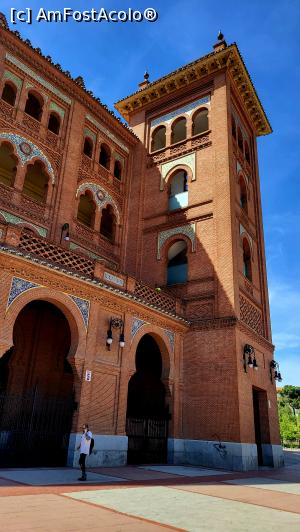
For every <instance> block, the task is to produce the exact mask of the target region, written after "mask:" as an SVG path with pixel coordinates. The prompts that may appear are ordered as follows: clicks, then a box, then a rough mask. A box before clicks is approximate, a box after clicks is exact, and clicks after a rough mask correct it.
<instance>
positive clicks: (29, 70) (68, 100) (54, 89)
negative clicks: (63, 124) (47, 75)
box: [5, 52, 72, 105]
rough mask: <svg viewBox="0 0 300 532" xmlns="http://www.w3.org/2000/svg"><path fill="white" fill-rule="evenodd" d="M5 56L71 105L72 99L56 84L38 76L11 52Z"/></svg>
mask: <svg viewBox="0 0 300 532" xmlns="http://www.w3.org/2000/svg"><path fill="white" fill-rule="evenodd" d="M5 58H6V59H7V61H9V62H10V63H12V64H13V65H15V66H16V67H18V68H19V69H20V70H22V72H25V74H28V75H29V76H30V77H31V78H32V79H35V80H36V81H37V82H38V83H40V85H42V86H43V87H46V89H48V90H49V91H50V92H52V93H53V94H55V95H56V96H58V97H59V98H60V99H61V100H62V101H63V102H66V103H68V104H69V105H71V103H72V100H71V99H70V98H68V96H66V95H65V94H64V93H63V92H61V91H60V90H58V89H57V88H56V87H54V85H51V83H49V82H48V81H46V80H45V79H43V78H41V76H38V74H37V73H36V72H34V70H32V69H31V68H29V67H28V66H27V65H25V64H24V63H22V62H21V61H19V59H17V58H16V57H14V56H13V55H11V54H9V53H8V52H7V53H6V55H5Z"/></svg>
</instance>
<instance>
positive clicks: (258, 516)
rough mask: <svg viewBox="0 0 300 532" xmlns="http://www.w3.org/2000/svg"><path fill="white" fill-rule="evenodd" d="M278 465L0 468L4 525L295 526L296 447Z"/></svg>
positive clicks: (299, 497) (299, 523)
mask: <svg viewBox="0 0 300 532" xmlns="http://www.w3.org/2000/svg"><path fill="white" fill-rule="evenodd" d="M286 458H287V459H286V463H287V466H286V467H285V468H283V469H279V470H272V469H263V470H260V471H250V472H247V473H233V472H229V471H227V472H226V471H220V470H219V471H217V470H211V469H205V468H197V467H182V466H166V465H165V466H144V467H130V466H129V467H120V468H97V469H93V470H92V472H90V473H89V474H88V482H87V483H84V485H82V483H80V482H78V481H77V477H78V471H77V470H72V469H67V468H58V469H18V470H16V469H10V470H9V469H7V470H4V469H2V470H0V529H1V530H3V531H5V532H6V531H7V532H22V531H33V532H36V531H41V532H48V531H49V532H50V531H55V532H56V531H57V532H65V531H70V532H75V531H83V530H88V531H89V532H90V531H101V532H102V531H111V532H119V531H120V532H121V531H122V532H123V531H124V532H134V531H137V532H140V531H141V532H144V531H149V532H152V531H153V532H158V531H163V530H164V531H166V530H187V531H202V530H203V531H204V530H209V531H212V532H215V531H216V532H218V531H220V532H244V531H255V532H271V531H272V532H273V530H274V528H282V527H288V530H289V532H293V531H295V532H296V531H297V532H299V531H300V453H295V452H293V453H292V452H290V453H287V454H286Z"/></svg>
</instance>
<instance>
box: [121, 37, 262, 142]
mask: <svg viewBox="0 0 300 532" xmlns="http://www.w3.org/2000/svg"><path fill="white" fill-rule="evenodd" d="M221 70H224V71H228V72H230V75H231V77H232V79H233V82H234V84H235V86H236V88H237V90H238V93H239V94H240V96H241V98H242V100H243V103H244V105H245V109H246V110H247V113H248V116H249V118H250V121H251V123H252V124H253V127H254V129H255V132H256V135H257V136H260V135H267V134H269V133H271V132H272V129H271V126H270V123H269V121H268V118H267V116H266V114H265V111H264V109H263V107H262V104H261V102H260V100H259V98H258V96H257V93H256V90H255V88H254V85H253V83H252V81H251V78H250V76H249V73H248V71H247V69H246V66H245V64H244V62H243V59H242V57H241V55H240V52H239V50H238V47H237V45H236V44H235V43H234V44H231V45H230V46H228V47H227V48H225V49H223V50H221V51H218V52H212V53H211V54H208V55H206V56H204V57H202V58H200V59H197V60H196V61H193V62H192V63H189V64H188V65H186V66H184V67H182V68H179V69H178V70H176V71H174V72H172V73H170V74H168V75H167V76H164V77H163V78H160V79H158V80H157V81H154V82H153V83H149V85H147V86H146V87H145V88H144V89H142V90H140V91H137V92H135V93H133V94H132V95H130V96H128V97H126V98H124V99H123V100H120V101H118V102H117V103H116V104H115V107H116V109H117V110H118V111H119V113H120V114H121V115H122V116H123V117H124V118H125V119H126V120H128V118H129V117H130V115H131V114H133V113H134V112H136V111H137V110H138V111H140V110H141V109H144V108H146V107H148V106H149V105H150V104H151V103H152V102H154V101H155V102H158V101H159V100H160V99H162V98H163V97H164V96H166V95H168V94H172V93H175V91H177V90H179V89H182V88H183V87H188V86H189V85H191V84H193V83H195V81H198V80H202V79H205V77H207V76H208V75H211V74H214V73H216V72H218V71H221Z"/></svg>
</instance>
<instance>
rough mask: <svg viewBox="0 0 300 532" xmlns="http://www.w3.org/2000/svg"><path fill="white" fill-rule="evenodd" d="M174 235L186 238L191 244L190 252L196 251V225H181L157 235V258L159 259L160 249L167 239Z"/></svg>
mask: <svg viewBox="0 0 300 532" xmlns="http://www.w3.org/2000/svg"><path fill="white" fill-rule="evenodd" d="M175 235H185V236H187V237H188V238H189V239H190V241H191V243H192V251H193V252H194V251H196V224H195V223H193V224H188V225H182V226H181V227H172V229H167V230H166V231H162V232H161V233H159V234H158V239H157V258H158V259H160V258H161V253H160V252H161V248H162V246H163V245H164V243H165V242H166V241H167V240H168V238H170V237H172V236H175Z"/></svg>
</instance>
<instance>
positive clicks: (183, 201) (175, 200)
mask: <svg viewBox="0 0 300 532" xmlns="http://www.w3.org/2000/svg"><path fill="white" fill-rule="evenodd" d="M187 206H188V182H187V173H186V172H185V171H184V170H179V171H178V172H176V173H175V174H174V176H173V177H172V178H171V182H170V195H169V211H174V210H175V209H183V208H184V207H187Z"/></svg>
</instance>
